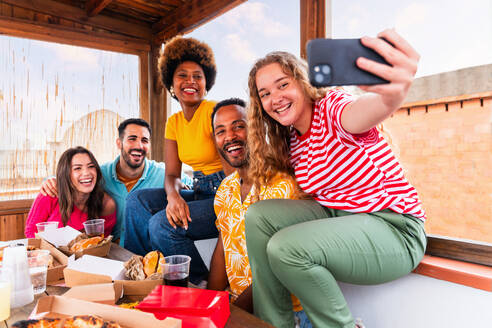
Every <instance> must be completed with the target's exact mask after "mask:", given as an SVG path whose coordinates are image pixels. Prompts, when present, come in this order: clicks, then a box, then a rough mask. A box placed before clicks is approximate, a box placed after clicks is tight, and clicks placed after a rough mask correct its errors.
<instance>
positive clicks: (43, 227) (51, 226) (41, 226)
mask: <svg viewBox="0 0 492 328" xmlns="http://www.w3.org/2000/svg"><path fill="white" fill-rule="evenodd" d="M36 228H38V232H43V231H47V230H55V229H58V222H40V223H36Z"/></svg>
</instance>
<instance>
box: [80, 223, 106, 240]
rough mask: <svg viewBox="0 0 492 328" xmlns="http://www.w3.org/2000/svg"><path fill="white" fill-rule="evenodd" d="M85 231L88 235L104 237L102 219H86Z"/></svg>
mask: <svg viewBox="0 0 492 328" xmlns="http://www.w3.org/2000/svg"><path fill="white" fill-rule="evenodd" d="M83 224H84V229H85V233H86V235H87V236H89V237H96V236H101V237H104V219H92V220H87V221H85V222H84V223H83Z"/></svg>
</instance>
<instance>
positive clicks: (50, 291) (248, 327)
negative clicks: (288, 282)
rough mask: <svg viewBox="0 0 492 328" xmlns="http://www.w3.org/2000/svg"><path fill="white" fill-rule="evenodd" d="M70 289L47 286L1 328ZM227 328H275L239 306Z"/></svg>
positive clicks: (115, 252) (123, 254) (115, 253)
mask: <svg viewBox="0 0 492 328" xmlns="http://www.w3.org/2000/svg"><path fill="white" fill-rule="evenodd" d="M132 255H133V253H132V252H130V251H128V250H126V249H124V248H122V247H120V246H119V245H117V244H114V243H113V244H112V245H111V250H110V252H109V255H108V258H110V259H113V260H119V261H126V260H128V259H129V258H130V257H131V256H132ZM68 289H69V288H68V287H61V286H46V292H44V293H42V294H39V295H37V296H35V297H34V302H32V303H29V304H27V305H25V306H23V307H20V308H16V309H12V310H11V314H10V318H9V319H8V320H6V321H4V322H3V324H2V323H1V322H0V328H4V327H6V328H8V327H10V325H12V324H13V323H15V322H17V321H19V320H25V319H27V318H28V317H29V315H30V314H31V312H32V310H33V309H34V306H35V305H36V303H37V300H38V298H40V297H43V296H47V295H62V294H63V293H65V292H66V291H67V290H68ZM225 327H226V328H252V327H259V328H261V327H265V328H269V327H270V328H271V327H273V326H272V325H270V324H268V323H266V322H264V321H262V320H260V319H259V318H257V317H255V316H254V315H251V314H249V313H248V312H246V311H243V310H242V309H240V308H238V307H237V306H234V305H232V304H231V315H230V317H229V320H228V321H227V323H226V325H225Z"/></svg>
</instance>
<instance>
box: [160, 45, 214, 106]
mask: <svg viewBox="0 0 492 328" xmlns="http://www.w3.org/2000/svg"><path fill="white" fill-rule="evenodd" d="M185 61H192V62H195V63H197V64H198V65H200V66H201V68H202V69H203V73H205V80H206V85H205V88H206V89H207V91H209V90H210V89H211V88H212V86H213V85H214V83H215V76H216V75H217V68H216V66H215V58H214V53H213V52H212V49H211V48H210V46H209V45H208V44H206V43H205V42H201V41H198V40H197V39H194V38H183V37H181V36H176V37H174V38H172V39H171V40H169V42H167V43H166V45H165V46H164V52H163V53H162V54H161V57H160V58H159V71H160V73H161V74H160V75H161V80H162V83H163V84H164V85H165V86H166V89H167V90H170V89H171V86H172V85H173V76H174V71H175V70H176V68H177V67H178V65H179V64H181V63H182V62H185ZM174 98H176V97H174Z"/></svg>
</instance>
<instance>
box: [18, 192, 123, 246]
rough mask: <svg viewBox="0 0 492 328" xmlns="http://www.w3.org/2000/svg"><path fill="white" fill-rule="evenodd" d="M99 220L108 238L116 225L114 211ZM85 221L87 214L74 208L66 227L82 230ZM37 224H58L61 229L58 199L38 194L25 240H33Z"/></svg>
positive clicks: (27, 221)
mask: <svg viewBox="0 0 492 328" xmlns="http://www.w3.org/2000/svg"><path fill="white" fill-rule="evenodd" d="M100 218H101V219H104V220H105V221H104V235H105V236H109V235H110V234H111V231H112V230H113V227H114V225H115V224H116V211H114V213H112V214H110V215H107V216H101V217H100ZM85 221H87V213H84V212H82V211H81V210H79V209H78V208H77V207H76V206H74V207H73V211H72V215H71V216H70V219H69V221H68V222H67V225H69V226H71V227H72V228H74V229H76V230H84V226H83V223H84V222H85ZM39 222H58V226H59V227H63V221H62V218H61V214H60V206H58V197H49V196H43V195H42V194H39V195H38V197H36V199H35V200H34V203H33V204H32V207H31V210H30V211H29V215H28V216H27V220H26V229H25V231H24V234H25V235H26V237H27V238H34V234H35V233H36V232H37V231H38V230H37V228H36V223H39Z"/></svg>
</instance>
